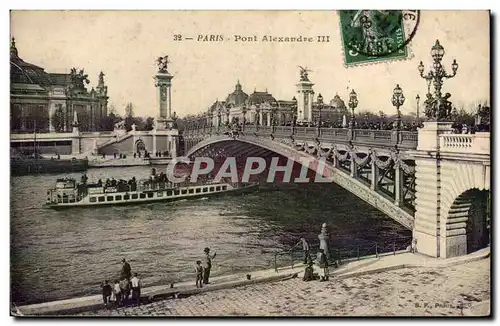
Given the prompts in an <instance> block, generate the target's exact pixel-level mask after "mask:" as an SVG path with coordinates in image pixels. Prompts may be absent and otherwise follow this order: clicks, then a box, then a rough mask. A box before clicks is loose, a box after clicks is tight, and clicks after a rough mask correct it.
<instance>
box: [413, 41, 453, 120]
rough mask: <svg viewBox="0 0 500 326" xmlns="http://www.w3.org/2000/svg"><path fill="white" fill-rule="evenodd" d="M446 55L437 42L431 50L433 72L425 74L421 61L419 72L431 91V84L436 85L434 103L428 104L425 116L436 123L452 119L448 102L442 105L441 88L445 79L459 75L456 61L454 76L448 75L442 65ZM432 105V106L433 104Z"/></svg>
mask: <svg viewBox="0 0 500 326" xmlns="http://www.w3.org/2000/svg"><path fill="white" fill-rule="evenodd" d="M444 54H445V51H444V48H443V46H442V45H441V44H440V43H439V40H436V44H434V46H433V47H432V48H431V56H432V59H433V61H434V62H433V64H432V67H433V70H430V71H429V72H428V73H427V74H424V64H423V63H422V61H420V64H419V65H418V71H419V72H420V77H422V78H424V79H425V80H426V81H427V85H428V87H429V89H430V84H431V82H432V84H433V85H434V96H435V98H434V101H432V102H430V101H429V102H428V105H429V106H432V107H428V108H426V111H425V115H426V116H427V117H429V118H433V119H436V121H443V120H448V119H450V118H451V113H450V112H451V110H449V109H448V107H447V106H449V105H451V103H449V102H448V101H446V102H445V105H443V106H442V105H441V103H442V101H443V97H442V95H441V88H442V86H443V79H444V78H446V79H449V78H453V77H455V76H456V74H457V70H458V63H457V60H456V59H453V63H452V65H451V70H452V72H453V73H452V74H448V73H446V71H445V69H444V67H443V65H442V64H441V60H442V59H443V56H444ZM431 103H432V104H431Z"/></svg>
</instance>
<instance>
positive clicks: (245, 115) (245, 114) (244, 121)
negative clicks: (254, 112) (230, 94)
mask: <svg viewBox="0 0 500 326" xmlns="http://www.w3.org/2000/svg"><path fill="white" fill-rule="evenodd" d="M241 113H243V128H242V129H243V131H245V125H246V123H247V107H246V106H245V105H244V104H243V107H242V108H241Z"/></svg>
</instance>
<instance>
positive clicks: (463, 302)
mask: <svg viewBox="0 0 500 326" xmlns="http://www.w3.org/2000/svg"><path fill="white" fill-rule="evenodd" d="M489 299H490V260H489V259H483V260H478V261H473V262H469V263H463V264H460V265H457V266H454V267H449V268H446V269H442V268H440V267H419V268H403V269H399V270H392V271H386V272H380V273H376V274H366V275H361V276H356V277H352V278H345V279H336V278H335V277H332V278H330V281H327V282H319V281H311V282H304V281H302V279H301V278H294V279H289V280H285V281H281V282H272V283H262V284H254V285H247V286H241V287H237V288H231V289H224V290H220V291H214V292H207V293H202V294H199V295H194V296H190V297H187V298H181V299H172V300H163V301H159V302H154V303H151V304H147V305H142V306H140V307H128V308H119V309H117V310H109V311H108V310H99V311H94V312H88V313H84V314H81V315H83V316H468V315H483V316H485V315H488V314H489ZM481 303H483V305H482V307H481V308H482V309H479V310H478V309H475V307H476V306H478V304H481Z"/></svg>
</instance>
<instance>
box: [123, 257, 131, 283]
mask: <svg viewBox="0 0 500 326" xmlns="http://www.w3.org/2000/svg"><path fill="white" fill-rule="evenodd" d="M131 276H132V269H131V268H130V264H129V263H128V262H127V261H126V260H125V258H123V260H122V272H121V277H122V278H126V279H127V280H128V281H129V280H130V277H131Z"/></svg>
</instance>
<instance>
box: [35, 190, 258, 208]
mask: <svg viewBox="0 0 500 326" xmlns="http://www.w3.org/2000/svg"><path fill="white" fill-rule="evenodd" d="M258 186H259V185H258V184H252V185H248V186H245V187H238V188H233V189H227V190H224V191H214V192H206V193H199V194H197V193H195V194H185V195H184V194H179V195H173V196H165V197H155V198H138V199H128V200H120V201H118V200H115V201H112V202H111V201H105V202H93V203H91V202H84V201H80V202H75V203H58V204H54V203H47V204H45V207H46V208H51V209H56V210H60V209H68V208H75V207H81V208H84V207H87V208H88V207H96V206H117V205H140V204H149V203H155V202H175V201H180V200H191V199H199V198H203V197H215V196H222V195H226V194H231V195H235V194H241V193H247V192H251V191H254V190H256V189H257V188H258ZM165 191H167V190H162V192H165ZM150 192H151V193H157V192H158V191H150ZM140 193H141V192H129V193H128V194H129V196H130V195H132V194H140ZM125 194H126V193H105V194H99V196H116V195H118V196H120V195H121V196H123V195H125Z"/></svg>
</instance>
